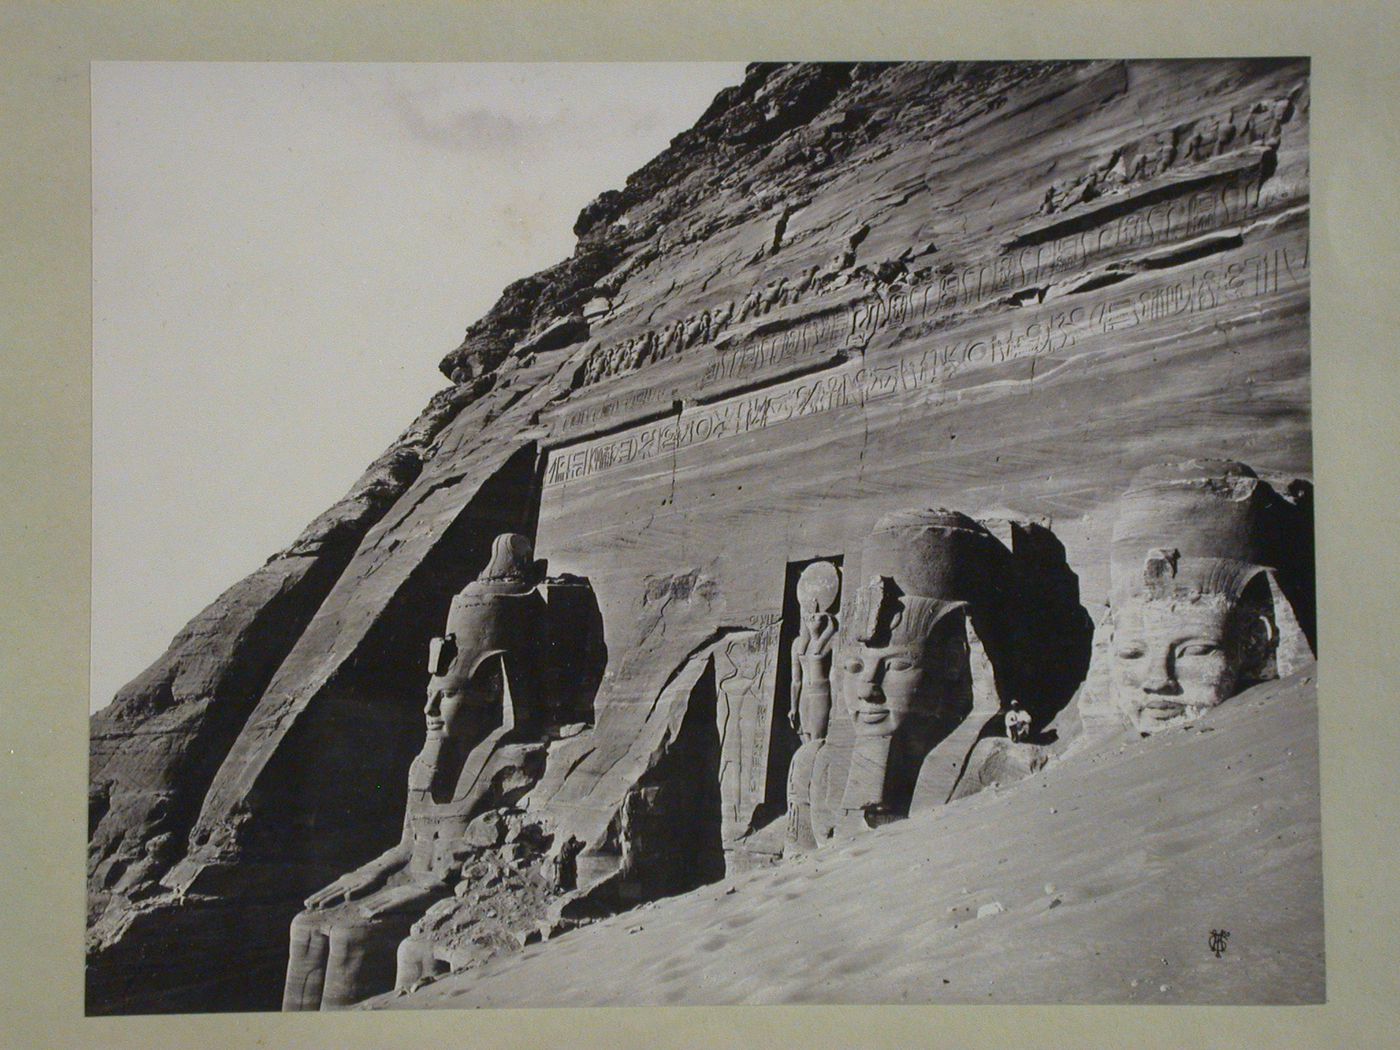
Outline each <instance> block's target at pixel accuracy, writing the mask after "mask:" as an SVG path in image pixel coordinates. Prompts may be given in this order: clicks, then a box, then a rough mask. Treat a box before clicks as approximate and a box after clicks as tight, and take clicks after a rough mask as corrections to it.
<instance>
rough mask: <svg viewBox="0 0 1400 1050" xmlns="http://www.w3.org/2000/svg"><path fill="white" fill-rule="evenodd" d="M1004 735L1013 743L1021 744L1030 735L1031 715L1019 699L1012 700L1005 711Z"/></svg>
mask: <svg viewBox="0 0 1400 1050" xmlns="http://www.w3.org/2000/svg"><path fill="white" fill-rule="evenodd" d="M1006 735H1007V736H1008V737H1009V738H1010V740H1011V742H1012V743H1013V744H1023V743H1025V742H1026V738H1027V737H1029V736H1030V735H1031V716H1030V715H1029V714H1028V713H1027V712H1026V709H1025V708H1024V707H1022V706H1021V701H1019V700H1012V701H1011V706H1010V707H1009V708H1008V709H1007V711H1006Z"/></svg>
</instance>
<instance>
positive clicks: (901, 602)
mask: <svg viewBox="0 0 1400 1050" xmlns="http://www.w3.org/2000/svg"><path fill="white" fill-rule="evenodd" d="M854 604H855V609H854V616H853V621H852V622H853V627H854V639H855V641H856V642H857V644H856V645H854V646H851V647H848V649H847V652H846V653H845V654H843V657H842V659H841V662H840V669H841V672H842V676H843V679H844V681H843V689H842V697H843V699H844V700H845V703H846V710H847V712H848V713H849V714H850V716H851V721H852V723H853V725H854V728H855V734H856V736H857V737H892V736H895V735H896V734H898V733H900V731H901V730H903V729H905V728H906V727H908V728H913V727H912V726H911V725H910V723H911V722H927V721H930V720H940V719H946V718H947V717H948V716H954V717H956V715H957V714H958V713H959V712H961V713H963V714H965V713H966V711H965V710H962V709H963V708H964V707H965V706H966V705H965V700H966V698H967V696H970V692H969V691H968V690H967V689H964V688H962V687H963V686H964V685H965V684H966V681H967V673H968V672H967V657H968V652H967V636H966V632H965V631H964V629H963V616H962V613H963V610H964V608H965V607H966V604H965V603H964V602H959V601H946V600H942V599H939V598H927V597H924V596H922V595H915V594H901V593H900V591H899V587H898V585H896V584H895V583H894V582H893V581H892V580H891V579H890V578H889V577H888V576H872V577H871V578H870V580H869V581H868V582H867V583H866V585H865V586H864V587H863V588H861V590H860V591H859V592H858V593H857V594H856V599H855V603H854ZM955 614H956V615H955Z"/></svg>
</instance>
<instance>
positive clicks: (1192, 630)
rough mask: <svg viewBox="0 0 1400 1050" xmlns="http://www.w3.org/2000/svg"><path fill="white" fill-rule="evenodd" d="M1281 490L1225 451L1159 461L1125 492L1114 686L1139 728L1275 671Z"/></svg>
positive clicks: (1204, 706) (1179, 716)
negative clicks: (1273, 577)
mask: <svg viewBox="0 0 1400 1050" xmlns="http://www.w3.org/2000/svg"><path fill="white" fill-rule="evenodd" d="M1277 502H1278V501H1277V497H1276V496H1275V494H1274V493H1273V491H1272V490H1271V489H1270V488H1269V487H1268V486H1267V485H1266V484H1264V483H1263V482H1262V481H1260V480H1259V478H1258V477H1257V476H1256V475H1255V473H1254V472H1253V471H1252V470H1250V469H1249V468H1248V467H1247V466H1245V465H1244V464H1242V463H1234V462H1229V461H1220V460H1198V461H1193V462H1190V463H1181V464H1173V465H1169V466H1161V467H1153V468H1150V469H1149V470H1146V471H1144V472H1142V473H1141V474H1139V475H1138V476H1137V477H1136V478H1135V479H1134V481H1133V483H1132V485H1131V486H1130V488H1129V490H1128V492H1127V493H1126V494H1125V496H1124V497H1123V501H1122V503H1121V504H1120V509H1119V515H1118V521H1117V524H1116V526H1115V528H1114V532H1113V546H1112V556H1111V588H1112V593H1111V595H1110V599H1109V604H1110V606H1111V632H1112V633H1111V639H1110V650H1109V653H1110V660H1111V674H1110V691H1111V696H1112V699H1113V703H1114V704H1115V706H1117V708H1118V709H1119V711H1120V712H1121V713H1122V714H1123V715H1124V717H1126V718H1127V720H1128V721H1129V722H1130V723H1131V724H1132V725H1133V727H1134V728H1136V729H1137V730H1138V731H1139V732H1143V733H1150V732H1153V731H1155V730H1158V729H1161V728H1164V727H1166V726H1170V725H1176V724H1180V723H1184V722H1189V721H1192V720H1194V719H1196V718H1199V717H1200V716H1201V715H1202V714H1203V713H1205V712H1206V711H1208V710H1210V709H1211V708H1212V707H1215V706H1216V705H1218V704H1220V703H1222V702H1224V701H1225V700H1228V699H1229V698H1230V697H1231V696H1233V695H1234V694H1235V693H1237V692H1239V691H1240V690H1242V689H1244V688H1247V687H1248V686H1250V685H1252V684H1254V683H1255V682H1257V681H1260V680H1263V679H1265V678H1271V677H1274V676H1275V672H1274V667H1273V663H1274V660H1273V657H1274V649H1275V647H1276V644H1277V639H1278V630H1277V626H1276V621H1275V618H1274V612H1273V599H1272V597H1271V591H1270V587H1269V581H1268V578H1267V573H1268V571H1269V569H1270V568H1271V562H1272V560H1273V559H1272V554H1271V552H1272V551H1275V550H1277V542H1278V537H1277V535H1276V528H1277V523H1276V521H1275V520H1274V514H1273V510H1274V508H1275V506H1276V504H1277Z"/></svg>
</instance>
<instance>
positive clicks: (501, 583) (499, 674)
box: [424, 533, 544, 739]
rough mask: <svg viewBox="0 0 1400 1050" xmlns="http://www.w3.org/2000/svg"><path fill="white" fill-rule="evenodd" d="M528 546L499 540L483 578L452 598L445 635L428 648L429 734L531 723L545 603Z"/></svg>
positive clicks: (508, 536) (513, 537) (509, 538)
mask: <svg viewBox="0 0 1400 1050" xmlns="http://www.w3.org/2000/svg"><path fill="white" fill-rule="evenodd" d="M538 575H539V573H538V571H537V566H536V564H535V562H534V561H533V551H532V549H531V546H530V541H529V540H528V539H526V538H525V537H524V536H521V535H518V534H516V533H505V534H503V535H501V536H497V537H496V539H495V541H494V543H493V544H492V546H491V557H490V559H489V560H488V561H487V564H486V568H485V569H483V570H482V572H481V574H480V575H479V576H478V577H477V578H476V579H475V580H473V581H472V582H471V583H469V584H467V586H466V587H465V588H463V590H462V591H461V593H459V594H458V595H456V597H454V598H453V599H452V606H451V608H450V609H449V611H448V614H447V632H446V634H445V635H444V636H443V637H442V638H434V639H433V641H432V644H431V645H430V647H429V655H428V662H429V667H428V670H429V673H430V674H431V676H432V677H431V678H430V679H429V681H428V700H427V704H426V705H425V706H424V715H425V717H426V721H427V728H428V736H429V738H430V739H432V738H434V737H444V738H447V739H458V738H460V737H462V736H463V735H469V734H471V733H472V731H473V727H479V726H481V725H483V724H488V725H501V724H504V725H506V726H512V725H514V724H515V723H516V722H517V721H519V720H521V719H523V718H528V716H529V715H530V713H531V712H532V709H533V706H534V699H535V698H534V696H533V688H532V685H531V683H533V680H534V672H535V665H536V663H537V659H538V655H537V652H536V648H537V645H536V643H537V636H538V634H539V630H540V626H541V623H540V621H541V617H542V612H543V608H544V599H543V598H542V597H541V596H540V594H539V592H538V590H537V589H536V584H537V583H538V582H539V581H538Z"/></svg>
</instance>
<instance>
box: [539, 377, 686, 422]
mask: <svg viewBox="0 0 1400 1050" xmlns="http://www.w3.org/2000/svg"><path fill="white" fill-rule="evenodd" d="M675 397H676V388H675V387H667V386H648V387H643V388H642V389H640V390H633V391H632V392H631V393H628V394H624V395H623V396H622V397H615V398H613V399H611V400H609V401H604V402H603V403H602V404H600V405H589V406H587V407H586V408H579V409H575V410H574V411H573V412H570V413H569V414H568V415H567V416H565V417H564V419H563V421H562V422H561V424H560V425H561V426H562V427H563V428H564V429H567V430H578V429H581V428H583V427H586V426H589V425H592V424H595V423H603V422H606V421H607V420H609V419H611V418H612V417H613V416H621V415H625V414H626V413H627V412H629V411H631V410H632V409H636V408H642V407H643V406H645V405H657V406H660V405H663V404H665V403H666V402H668V401H672V400H674V399H675Z"/></svg>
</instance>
